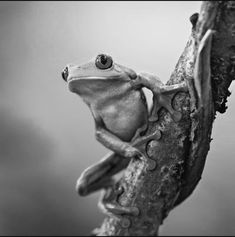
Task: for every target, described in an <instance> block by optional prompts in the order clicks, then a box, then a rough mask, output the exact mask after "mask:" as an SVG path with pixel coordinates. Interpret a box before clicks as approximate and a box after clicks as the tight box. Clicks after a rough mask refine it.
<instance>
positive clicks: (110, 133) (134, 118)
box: [62, 53, 188, 215]
mask: <svg viewBox="0 0 235 237" xmlns="http://www.w3.org/2000/svg"><path fill="white" fill-rule="evenodd" d="M62 78H63V79H64V80H65V81H66V82H67V85H68V89H69V90H70V91H71V92H72V93H74V94H76V95H78V96H80V97H81V98H82V99H83V101H84V102H85V103H86V104H87V105H88V107H89V109H90V111H91V113H92V115H93V118H94V122H95V136H96V139H97V140H98V141H99V142H100V143H101V144H102V145H104V146H105V147H106V148H108V149H110V150H111V152H110V153H109V154H107V155H106V156H105V157H104V158H103V159H102V160H101V161H99V162H98V163H97V164H95V165H92V166H91V167H88V168H87V169H86V170H85V171H84V172H83V173H82V174H81V176H80V178H79V179H78V181H77V185H76V190H77V192H78V194H79V195H80V196H87V195H89V194H91V193H93V192H96V191H99V190H102V189H104V190H108V189H110V188H112V187H114V185H115V179H114V175H115V174H117V173H118V172H120V171H122V170H124V169H125V168H127V166H128V165H129V163H130V161H131V159H139V160H144V159H147V158H146V157H145V156H144V154H143V153H141V151H140V150H138V148H136V146H135V145H136V142H135V138H136V137H138V135H139V134H144V132H145V131H146V130H147V128H148V125H149V123H150V122H155V121H158V120H159V118H158V112H159V110H160V109H161V108H165V109H166V110H167V111H168V112H169V114H170V116H171V118H172V120H173V121H175V122H178V121H180V119H181V116H182V115H181V113H180V112H179V111H176V110H175V109H174V108H173V107H172V99H173V97H174V96H175V94H176V93H178V92H182V91H183V92H187V91H188V87H187V84H186V83H185V82H182V83H180V84H176V85H164V83H163V82H162V81H161V80H160V79H159V77H157V76H156V75H154V74H151V73H146V72H141V73H139V74H137V73H136V72H135V71H134V70H133V69H130V68H128V67H126V66H123V65H121V64H118V63H116V62H114V60H113V59H112V57H111V56H110V55H108V54H104V53H103V54H98V55H97V56H96V57H95V58H92V59H91V60H90V61H89V62H87V63H85V64H82V65H74V64H69V65H67V66H66V67H65V69H64V70H63V71H62ZM143 88H147V89H149V90H150V91H151V92H152V93H153V107H152V108H151V109H150V110H148V104H147V101H146V96H145V94H144V91H143ZM145 139H146V137H145V136H143V137H141V139H140V140H142V141H143V142H144V140H145ZM100 207H101V208H102V209H103V210H106V211H107V212H111V213H113V214H118V215H120V214H127V213H128V214H130V213H133V214H136V213H137V212H136V209H134V208H132V207H129V208H128V207H122V206H120V205H119V204H118V203H114V204H110V203H109V204H108V203H105V202H104V200H103V203H102V204H100Z"/></svg>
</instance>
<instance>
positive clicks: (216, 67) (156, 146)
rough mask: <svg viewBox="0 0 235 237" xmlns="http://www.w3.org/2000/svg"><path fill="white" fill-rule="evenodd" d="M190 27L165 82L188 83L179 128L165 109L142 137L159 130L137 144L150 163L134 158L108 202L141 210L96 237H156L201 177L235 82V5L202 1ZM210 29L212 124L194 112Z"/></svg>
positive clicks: (108, 222)
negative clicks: (199, 58) (198, 69)
mask: <svg viewBox="0 0 235 237" xmlns="http://www.w3.org/2000/svg"><path fill="white" fill-rule="evenodd" d="M191 22H192V24H193V28H192V34H191V35H190V37H189V40H188V43H187V45H186V47H185V50H184V52H183V53H182V55H181V57H180V59H179V61H178V63H177V65H176V68H175V70H174V72H173V73H172V75H171V78H170V80H169V81H168V83H167V84H168V85H170V84H177V83H180V82H182V81H186V82H187V83H188V86H189V93H183V92H182V93H178V94H177V95H176V96H175V98H174V99H173V101H172V103H173V107H174V109H175V110H178V111H181V113H182V119H181V120H180V122H178V123H175V122H174V121H173V120H172V118H171V116H170V114H169V113H168V112H167V111H166V110H165V109H162V110H160V112H159V120H158V121H157V122H150V126H149V128H148V130H147V132H146V134H144V135H151V134H153V133H154V131H160V132H161V137H160V138H159V136H158V137H157V136H156V137H154V136H153V138H151V139H150V140H149V141H147V142H144V143H142V144H138V145H136V147H137V148H138V149H139V150H141V152H143V154H145V156H146V160H145V161H139V160H136V159H133V160H132V161H131V163H130V164H129V166H128V168H127V170H126V171H125V173H124V176H123V177H122V179H121V180H120V181H119V182H118V183H117V184H116V188H115V190H113V191H112V192H111V194H110V195H107V198H108V199H109V200H108V201H109V202H118V203H119V204H121V205H122V206H127V207H136V210H137V211H136V213H135V214H134V215H122V216H110V217H107V218H106V219H105V220H104V222H103V224H102V226H101V228H99V229H97V230H96V231H95V232H96V235H99V236H139V235H142V236H156V235H158V229H159V226H160V225H161V224H162V223H163V220H164V219H165V218H166V217H167V215H168V213H169V212H170V211H171V210H172V209H173V208H174V207H175V206H176V205H178V204H179V203H181V202H183V201H184V200H185V199H186V198H187V197H188V196H189V195H190V194H191V193H192V192H193V190H194V189H195V187H196V185H197V183H198V182H199V180H200V178H201V174H202V172H203V168H204V165H205V161H206V156H207V153H208V150H209V147H210V141H211V136H210V135H211V130H212V124H213V121H214V118H215V114H216V112H217V111H218V112H220V113H224V112H225V110H226V101H227V97H228V96H229V95H230V92H229V90H228V87H229V86H230V84H231V82H232V80H233V79H234V78H235V2H233V1H225V2H222V1H214V2H213V1H204V2H203V3H202V7H201V11H200V14H199V18H198V20H197V15H193V16H192V17H191ZM208 29H213V30H215V31H216V33H215V34H214V36H213V41H212V49H211V82H212V95H213V102H212V103H211V110H210V112H208V113H209V115H208V116H209V118H210V119H209V120H208V121H203V122H202V120H203V118H204V115H203V114H202V113H201V112H200V111H199V112H197V111H196V109H195V108H196V101H195V98H196V97H195V88H194V84H193V80H194V68H195V58H196V55H197V51H198V45H199V42H200V40H201V39H202V37H203V36H204V34H205V33H206V31H207V30H208ZM205 112H206V111H204V113H205ZM155 164H156V165H155Z"/></svg>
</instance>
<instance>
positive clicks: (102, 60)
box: [95, 54, 113, 70]
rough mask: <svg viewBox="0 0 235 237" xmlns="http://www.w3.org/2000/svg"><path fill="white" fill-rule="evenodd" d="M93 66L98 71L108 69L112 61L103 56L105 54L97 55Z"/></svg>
mask: <svg viewBox="0 0 235 237" xmlns="http://www.w3.org/2000/svg"><path fill="white" fill-rule="evenodd" d="M95 65H96V67H97V68H99V69H103V70H104V69H108V68H110V67H112V65H113V60H112V58H111V57H110V56H108V55H105V54H99V55H98V56H97V57H96V60H95Z"/></svg>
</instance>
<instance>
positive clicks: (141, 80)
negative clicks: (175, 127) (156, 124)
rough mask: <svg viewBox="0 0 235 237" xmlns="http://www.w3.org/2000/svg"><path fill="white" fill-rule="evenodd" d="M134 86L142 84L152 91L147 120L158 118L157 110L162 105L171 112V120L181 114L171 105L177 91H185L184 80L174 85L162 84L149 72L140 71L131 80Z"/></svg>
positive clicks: (179, 117)
mask: <svg viewBox="0 0 235 237" xmlns="http://www.w3.org/2000/svg"><path fill="white" fill-rule="evenodd" d="M133 85H134V87H138V86H144V87H146V88H148V89H150V90H151V91H152V93H153V108H152V111H151V117H150V118H149V121H157V120H158V111H159V110H160V109H161V108H162V107H164V108H165V109H167V110H168V112H169V113H170V114H171V116H172V118H173V120H174V121H175V122H178V121H179V120H180V119H181V117H182V115H181V113H180V112H179V111H176V110H174V108H173V107H172V99H173V97H174V96H175V94H176V93H178V92H187V91H188V87H187V85H186V83H185V82H183V83H180V84H176V85H169V86H168V85H164V84H163V83H162V82H161V81H160V79H159V78H158V77H157V76H155V75H153V74H150V73H140V74H139V75H138V78H137V79H136V80H133Z"/></svg>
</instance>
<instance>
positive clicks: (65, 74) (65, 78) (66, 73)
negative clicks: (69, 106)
mask: <svg viewBox="0 0 235 237" xmlns="http://www.w3.org/2000/svg"><path fill="white" fill-rule="evenodd" d="M61 75H62V78H63V79H64V80H65V81H66V82H67V79H68V76H69V69H68V67H66V68H65V69H64V70H63V71H62V73H61Z"/></svg>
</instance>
